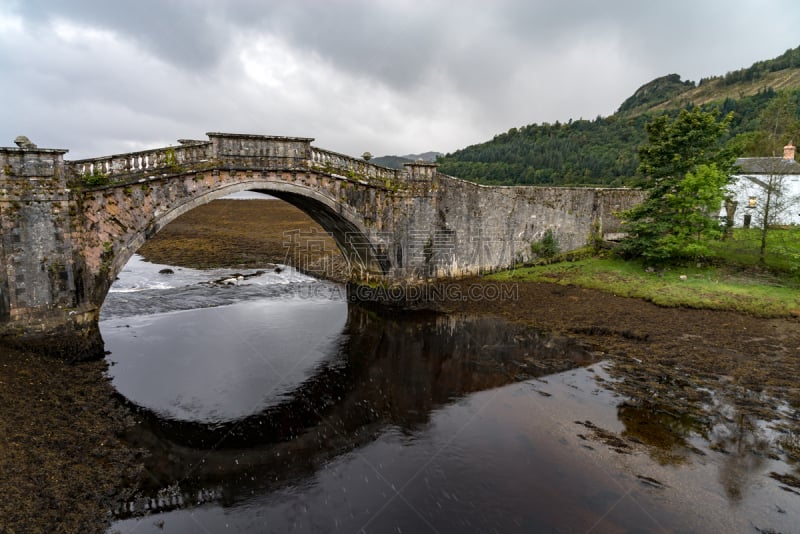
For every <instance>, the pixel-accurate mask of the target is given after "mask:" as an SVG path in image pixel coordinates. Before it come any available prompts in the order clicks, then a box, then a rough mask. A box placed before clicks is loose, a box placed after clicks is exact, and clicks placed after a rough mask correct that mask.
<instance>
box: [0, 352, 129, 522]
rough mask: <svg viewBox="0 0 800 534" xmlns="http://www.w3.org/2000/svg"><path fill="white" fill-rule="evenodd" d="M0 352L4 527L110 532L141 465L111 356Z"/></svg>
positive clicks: (0, 471) (1, 517)
mask: <svg viewBox="0 0 800 534" xmlns="http://www.w3.org/2000/svg"><path fill="white" fill-rule="evenodd" d="M0 353H2V358H1V359H0V474H2V476H0V493H1V494H2V496H3V497H2V499H0V532H3V533H43V534H44V533H47V534H50V533H74V532H103V531H104V529H105V528H106V525H107V521H108V519H109V511H110V510H111V507H112V505H113V503H115V502H117V501H122V500H125V499H126V498H128V497H129V495H128V493H127V491H126V490H123V489H122V488H125V487H126V486H129V485H130V484H131V483H132V481H135V480H136V479H137V477H138V475H139V469H141V458H140V453H139V451H137V450H134V449H131V448H129V447H128V446H127V445H125V444H124V443H123V442H122V441H121V440H120V438H119V436H120V435H121V432H122V431H123V430H124V429H125V428H126V427H128V426H129V425H131V424H132V423H133V421H132V419H131V417H130V415H129V414H128V413H127V411H126V410H125V409H123V408H122V407H121V405H120V404H119V403H118V402H117V401H116V399H115V398H114V389H113V388H112V387H111V385H110V384H109V382H108V381H107V380H106V379H105V378H104V371H105V368H106V366H105V362H103V361H93V362H81V363H65V362H63V361H60V360H56V359H54V358H47V357H44V356H42V355H39V354H30V353H25V352H20V351H17V350H13V349H8V348H6V347H0Z"/></svg>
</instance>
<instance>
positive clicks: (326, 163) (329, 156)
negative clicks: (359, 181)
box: [311, 147, 402, 182]
mask: <svg viewBox="0 0 800 534" xmlns="http://www.w3.org/2000/svg"><path fill="white" fill-rule="evenodd" d="M311 166H312V167H313V168H316V169H319V170H327V171H329V172H336V173H339V174H342V175H344V176H345V177H351V176H356V177H361V178H363V179H370V178H372V179H375V180H380V181H383V182H385V181H386V180H392V181H393V180H397V179H398V178H400V177H401V176H400V175H402V171H398V170H397V169H389V168H386V167H381V166H379V165H373V164H372V163H369V162H367V161H364V160H361V159H356V158H353V157H350V156H346V155H345V154H339V153H338V152H331V151H330V150H323V149H321V148H316V147H311Z"/></svg>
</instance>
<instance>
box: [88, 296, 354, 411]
mask: <svg viewBox="0 0 800 534" xmlns="http://www.w3.org/2000/svg"><path fill="white" fill-rule="evenodd" d="M346 320H347V305H346V304H345V303H343V302H336V301H332V300H311V299H293V300H279V301H269V300H260V301H254V302H246V303H239V304H235V305H231V306H222V307H216V308H210V309H203V310H189V311H181V312H172V313H165V314H158V315H151V316H138V317H127V318H121V319H112V320H108V321H104V322H103V324H102V332H103V339H104V340H105V342H106V348H107V350H110V351H111V354H110V355H109V356H108V360H109V361H110V362H111V363H112V364H113V365H112V366H111V367H110V369H109V374H110V376H111V377H112V380H113V384H114V386H115V387H116V388H117V389H118V390H119V392H120V393H122V394H123V395H124V396H125V397H127V398H128V399H129V400H131V401H133V402H134V403H136V404H139V405H141V406H145V407H148V408H150V409H152V410H154V411H156V412H159V413H161V414H163V415H164V416H165V417H170V418H178V419H187V420H201V421H220V420H229V419H235V418H238V417H242V416H245V415H249V414H251V413H255V412H258V411H261V410H262V409H264V408H265V407H267V406H269V405H271V404H273V403H275V402H278V401H279V400H280V399H281V398H282V396H283V395H285V394H287V393H289V392H290V391H291V390H292V389H293V388H294V387H296V386H297V384H298V383H299V382H301V381H302V380H303V379H304V378H307V377H308V375H309V374H310V373H311V372H312V370H313V369H314V368H315V367H316V366H317V365H318V364H319V363H320V362H321V361H322V360H324V359H325V358H326V357H329V356H335V354H336V342H337V336H338V335H339V334H340V333H341V331H342V329H343V327H344V324H345V321H346Z"/></svg>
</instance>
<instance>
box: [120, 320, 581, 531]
mask: <svg viewBox="0 0 800 534" xmlns="http://www.w3.org/2000/svg"><path fill="white" fill-rule="evenodd" d="M167 343H168V342H167ZM112 345H113V343H112ZM166 350H168V349H166ZM324 351H327V356H325V357H324V358H322V359H321V360H320V361H318V362H317V364H316V367H315V369H314V370H313V373H312V374H311V376H308V377H307V378H305V379H304V380H302V381H299V382H298V383H297V384H296V387H295V388H294V390H293V391H291V392H288V393H287V394H286V395H283V396H282V400H280V401H278V402H275V403H273V404H272V405H271V406H269V407H268V408H266V409H264V410H262V411H260V412H258V413H254V414H249V415H246V416H243V417H239V418H235V419H231V420H228V421H215V422H212V423H208V422H200V421H189V420H178V419H175V418H165V417H163V415H159V414H158V413H157V412H158V410H156V409H148V408H142V407H138V408H136V411H137V413H138V417H139V418H140V419H141V423H140V424H139V425H138V426H137V427H136V428H135V429H134V430H133V431H132V432H131V433H130V435H129V436H128V439H129V440H130V442H131V443H132V444H133V445H135V446H138V447H142V448H144V449H145V450H147V451H148V452H149V454H150V455H149V456H148V458H147V460H146V473H147V475H146V477H145V478H144V479H143V480H142V481H141V483H142V484H143V485H144V488H143V489H144V491H143V495H144V497H142V498H140V499H139V500H137V501H133V502H131V503H129V504H128V505H127V506H126V507H125V510H120V511H118V514H119V515H118V517H120V518H121V519H122V518H125V517H134V518H135V517H136V516H137V515H141V514H143V513H150V512H153V511H163V510H167V509H170V508H171V507H173V508H185V507H192V506H197V505H199V504H200V503H202V502H207V501H209V500H211V501H216V502H217V504H221V505H223V506H224V507H233V508H237V507H242V506H245V507H246V506H247V503H248V502H249V500H251V499H252V498H253V497H254V495H258V496H267V495H270V494H272V493H275V492H281V491H293V490H292V488H297V487H304V486H305V485H307V484H311V483H312V482H311V481H313V479H314V478H315V476H316V474H317V473H318V472H319V471H320V470H323V469H325V466H326V465H328V464H330V463H331V462H336V461H337V458H347V457H348V455H351V454H358V452H357V451H359V450H360V449H362V448H364V447H369V446H371V445H370V444H373V443H374V442H375V441H376V440H378V441H381V439H382V438H381V436H386V435H387V434H389V435H394V436H398V437H399V439H400V440H401V441H405V440H408V441H411V442H413V441H414V440H416V439H417V436H418V435H420V434H424V433H425V432H426V429H428V428H430V427H431V425H432V424H433V419H434V418H435V417H436V414H437V413H438V412H439V411H440V410H441V409H444V408H445V407H446V406H448V405H452V404H453V403H459V402H460V401H462V400H463V399H465V398H467V397H468V395H469V394H470V393H473V392H479V391H485V390H491V389H493V388H498V387H500V386H505V385H507V384H511V383H515V382H521V381H524V380H526V379H531V378H533V377H538V376H543V375H547V374H550V373H556V372H559V371H564V370H567V369H573V368H575V367H577V366H583V365H587V364H590V363H592V362H594V361H595V357H594V356H593V355H592V354H591V353H590V352H589V351H588V350H587V349H586V348H585V347H583V346H580V345H578V344H576V343H575V342H574V341H572V340H570V339H567V338H554V337H551V336H548V335H545V334H542V333H540V332H537V331H535V330H532V329H530V328H528V327H525V326H523V325H516V324H509V323H505V322H503V321H500V320H498V319H494V318H487V317H483V318H473V317H454V316H446V317H445V316H438V315H433V314H429V315H420V314H414V315H413V316H411V315H407V316H402V317H393V318H387V317H384V316H381V315H379V314H377V313H375V312H373V311H368V310H365V309H363V308H361V307H359V306H354V305H351V306H350V307H349V308H348V312H347V324H346V326H345V327H344V329H343V331H342V332H341V334H340V335H339V336H337V337H333V338H331V339H329V341H328V342H327V347H326V348H325V349H324ZM114 356H115V357H116V356H119V358H124V357H125V356H124V355H116V354H115V355H114ZM301 356H302V355H298V357H301ZM164 357H168V356H166V355H165V356H164ZM220 357H222V355H220ZM154 372H157V371H154ZM537 397H538V395H537ZM467 439H470V438H467ZM489 441H491V439H490V438H487V442H489ZM418 453H419V451H418V452H417V453H416V454H418ZM425 454H427V453H425ZM384 460H385V461H391V458H390V457H387V458H385V459H384ZM463 460H464V461H470V460H469V459H467V458H464V459H463ZM367 471H369V468H367ZM364 474H365V475H366V476H368V477H374V476H375V474H374V473H364ZM441 489H442V491H445V490H446V488H441ZM353 504H354V506H356V507H358V506H361V504H360V503H353ZM364 506H366V507H367V508H368V507H369V505H364ZM362 513H366V512H365V511H364V510H361V511H360V512H359V513H358V514H356V515H360V514H362ZM284 519H285V518H284ZM129 521H136V519H131V520H129ZM352 526H356V525H355V524H353V525H352ZM137 531H138V530H137Z"/></svg>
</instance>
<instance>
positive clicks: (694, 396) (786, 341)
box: [432, 279, 800, 463]
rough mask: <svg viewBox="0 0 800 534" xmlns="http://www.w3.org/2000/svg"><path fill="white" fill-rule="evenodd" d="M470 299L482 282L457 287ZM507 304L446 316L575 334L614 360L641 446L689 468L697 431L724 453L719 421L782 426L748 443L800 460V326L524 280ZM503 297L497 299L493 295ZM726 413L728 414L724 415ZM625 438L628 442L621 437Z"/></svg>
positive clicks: (454, 307) (630, 433)
mask: <svg viewBox="0 0 800 534" xmlns="http://www.w3.org/2000/svg"><path fill="white" fill-rule="evenodd" d="M453 283H454V284H457V285H459V286H460V287H461V290H460V291H459V294H464V295H467V294H469V292H468V288H469V286H470V285H472V284H481V283H483V282H482V281H481V280H480V279H472V280H463V281H458V282H453ZM513 287H514V288H515V289H514V290H513V291H512V290H508V291H505V292H504V291H500V292H499V293H500V294H504V293H505V294H510V295H514V296H513V297H512V298H509V299H506V300H473V301H470V300H467V301H443V302H438V303H436V304H435V305H433V306H432V307H433V308H435V309H437V310H439V311H443V312H460V313H475V314H492V315H497V316H500V317H504V318H506V319H509V320H512V321H519V322H524V323H526V324H529V325H531V326H534V327H536V328H540V329H544V330H547V331H550V332H553V333H557V334H566V335H569V336H572V337H575V338H577V339H578V340H580V341H583V342H585V343H587V344H588V345H590V346H592V347H594V348H595V349H596V350H598V351H601V352H603V353H605V354H606V356H607V358H608V359H610V360H611V361H612V362H613V363H614V365H613V366H611V367H610V368H609V372H610V374H611V376H612V377H613V378H614V379H615V380H614V382H612V383H609V384H605V386H606V387H610V388H611V389H613V390H615V391H617V392H618V393H619V394H620V395H622V396H623V397H624V398H625V400H624V401H623V402H622V403H621V405H620V409H619V416H620V419H621V420H623V422H625V423H626V426H627V432H626V434H627V437H629V438H632V439H633V442H634V443H636V442H638V443H639V444H641V443H644V444H645V445H649V446H651V451H650V452H651V453H652V454H653V455H654V456H656V457H657V459H659V461H662V462H676V461H682V460H681V458H685V457H686V454H687V453H691V452H692V451H691V449H692V447H691V446H690V445H688V443H687V437H688V436H689V434H690V433H691V432H694V433H698V434H701V435H706V436H708V437H709V441H710V442H711V443H712V447H714V448H715V449H717V450H720V451H722V452H726V451H728V449H729V448H730V447H741V446H742V443H728V442H726V440H727V438H725V439H723V437H720V438H719V439H718V440H717V441H718V442H716V443H715V439H716V438H715V437H714V435H713V433H714V432H713V431H714V429H715V428H716V427H717V426H719V425H720V424H723V425H729V426H730V425H731V424H734V423H735V424H738V425H739V427H746V426H751V427H752V426H754V425H756V422H757V421H766V422H774V424H773V425H772V426H773V429H774V430H776V432H777V435H778V437H777V438H774V439H771V440H768V441H769V442H768V443H764V442H763V440H762V441H760V442H758V443H751V444H749V445H748V444H746V443H745V444H744V447H745V448H748V450H749V451H750V452H752V453H753V454H767V455H771V456H774V457H780V458H781V459H785V460H787V461H789V462H790V463H794V462H797V461H800V383H798V381H797V377H798V376H800V320H798V319H797V318H788V319H760V318H755V317H751V316H748V315H745V314H742V313H737V312H724V311H712V310H696V309H685V308H662V307H659V306H656V305H654V304H651V303H649V302H645V301H642V300H638V299H630V298H622V297H616V296H614V295H610V294H607V293H603V292H600V291H596V290H590V289H583V288H578V287H570V286H560V285H556V284H545V283H518V284H515V285H514V286H513ZM493 294H494V293H493ZM723 407H724V409H723ZM622 437H626V436H622Z"/></svg>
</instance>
